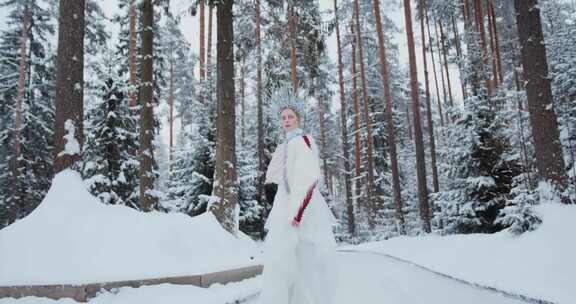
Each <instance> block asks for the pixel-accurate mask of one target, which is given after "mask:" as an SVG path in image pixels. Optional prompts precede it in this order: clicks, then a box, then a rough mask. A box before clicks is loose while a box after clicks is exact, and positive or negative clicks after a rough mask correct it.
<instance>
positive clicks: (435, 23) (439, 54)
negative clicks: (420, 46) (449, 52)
mask: <svg viewBox="0 0 576 304" xmlns="http://www.w3.org/2000/svg"><path fill="white" fill-rule="evenodd" d="M434 34H435V35H436V47H437V49H438V69H439V70H440V81H441V82H442V95H443V96H444V105H447V104H448V105H450V104H449V102H448V93H447V92H446V83H445V82H444V69H443V67H444V64H443V63H442V53H443V52H442V48H441V46H440V33H439V32H438V23H437V22H434ZM445 114H446V116H445V118H446V120H447V121H448V112H446V113H445Z"/></svg>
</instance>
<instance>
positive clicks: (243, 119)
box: [240, 57, 246, 146]
mask: <svg viewBox="0 0 576 304" xmlns="http://www.w3.org/2000/svg"><path fill="white" fill-rule="evenodd" d="M245 70H246V57H242V65H241V66H240V102H241V104H240V105H241V109H242V116H241V117H240V121H241V126H240V127H241V128H242V130H241V133H240V140H241V142H242V145H243V146H244V145H246V100H245V96H246V92H245V86H246V82H245V81H244V77H245V76H246V75H245V73H246V71H245Z"/></svg>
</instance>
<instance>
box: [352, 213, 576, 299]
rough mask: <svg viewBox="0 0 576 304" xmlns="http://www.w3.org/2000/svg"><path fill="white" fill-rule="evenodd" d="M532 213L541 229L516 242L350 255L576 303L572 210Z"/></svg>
mask: <svg viewBox="0 0 576 304" xmlns="http://www.w3.org/2000/svg"><path fill="white" fill-rule="evenodd" d="M536 211H537V212H538V213H539V214H540V215H541V216H542V218H543V223H542V225H541V226H540V227H539V228H538V229H537V230H535V231H533V232H528V233H524V234H523V235H520V236H514V235H512V234H510V233H508V232H500V233H496V234H492V235H486V234H472V235H450V236H426V237H398V238H394V239H390V240H387V241H383V242H375V243H367V244H362V245H359V246H354V247H353V249H356V250H364V251H373V252H382V253H386V254H389V255H392V256H395V257H400V258H402V259H405V260H408V261H411V262H414V263H416V264H419V265H422V266H425V267H427V268H429V269H432V270H435V271H438V272H441V273H444V274H447V275H450V276H453V277H457V278H460V279H463V280H467V281H470V282H474V283H478V284H481V285H485V286H491V287H495V288H498V289H501V290H504V291H508V292H511V293H520V294H523V295H526V296H530V297H534V298H539V299H544V300H548V301H552V302H554V303H566V304H573V303H576V288H574V283H575V282H576V259H575V257H576V238H575V237H574V232H575V231H576V206H574V205H568V206H567V205H561V204H559V203H545V204H542V205H539V206H537V207H536Z"/></svg>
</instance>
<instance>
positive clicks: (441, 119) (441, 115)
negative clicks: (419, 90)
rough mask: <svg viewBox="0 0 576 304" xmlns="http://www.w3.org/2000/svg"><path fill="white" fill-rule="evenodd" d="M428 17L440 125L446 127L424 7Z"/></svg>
mask: <svg viewBox="0 0 576 304" xmlns="http://www.w3.org/2000/svg"><path fill="white" fill-rule="evenodd" d="M424 14H425V17H426V29H427V32H428V41H429V48H428V49H429V50H430V56H431V59H432V72H433V73H434V84H435V85H436V101H437V103H438V116H440V126H442V127H444V113H443V112H442V98H441V97H440V89H439V87H438V74H437V73H436V60H435V59H434V46H433V45H432V34H431V33H430V20H428V9H427V8H425V9H424Z"/></svg>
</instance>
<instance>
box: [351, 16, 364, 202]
mask: <svg viewBox="0 0 576 304" xmlns="http://www.w3.org/2000/svg"><path fill="white" fill-rule="evenodd" d="M350 32H351V35H352V66H351V69H352V96H353V100H354V168H355V169H356V170H355V172H356V175H355V177H354V181H355V183H354V186H355V187H354V188H355V192H356V193H355V197H356V205H357V206H359V205H361V201H362V200H361V197H360V195H361V189H362V186H361V177H362V171H361V164H360V161H361V159H362V153H361V151H362V148H361V146H360V115H361V114H360V101H359V100H358V85H357V82H356V77H357V73H356V44H357V41H356V35H354V33H355V29H354V23H351V24H350Z"/></svg>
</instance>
